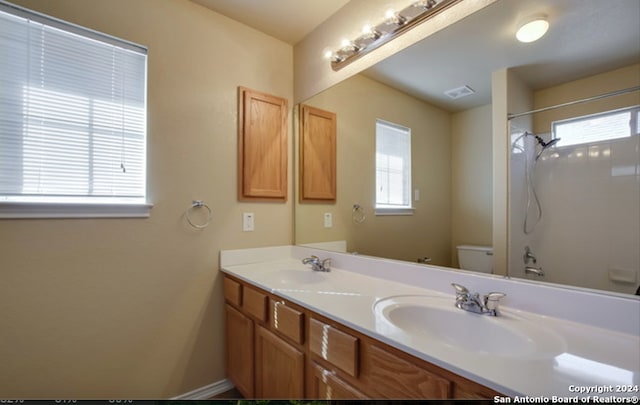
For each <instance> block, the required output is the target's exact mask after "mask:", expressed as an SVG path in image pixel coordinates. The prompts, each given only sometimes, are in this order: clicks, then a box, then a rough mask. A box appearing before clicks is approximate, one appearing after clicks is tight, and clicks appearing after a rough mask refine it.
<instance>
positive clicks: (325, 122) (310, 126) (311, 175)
mask: <svg viewBox="0 0 640 405" xmlns="http://www.w3.org/2000/svg"><path fill="white" fill-rule="evenodd" d="M336 125H337V124H336V114H335V113H332V112H330V111H324V110H321V109H319V108H315V107H311V106H308V105H304V104H301V105H300V123H299V128H300V154H299V156H300V162H299V164H300V170H299V171H300V173H299V177H300V185H299V187H300V202H305V201H318V202H335V201H336Z"/></svg>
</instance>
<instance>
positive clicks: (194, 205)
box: [184, 200, 212, 229]
mask: <svg viewBox="0 0 640 405" xmlns="http://www.w3.org/2000/svg"><path fill="white" fill-rule="evenodd" d="M196 208H206V210H207V220H206V221H205V222H204V223H203V224H194V223H193V221H192V220H191V211H192V210H194V209H196ZM184 215H185V217H186V218H187V222H188V223H189V225H191V226H192V227H194V228H196V229H204V228H206V227H207V226H209V223H210V222H211V215H212V213H211V208H209V206H208V205H207V204H206V203H205V202H204V201H202V200H193V203H192V204H191V207H189V208H187V210H186V211H185V213H184Z"/></svg>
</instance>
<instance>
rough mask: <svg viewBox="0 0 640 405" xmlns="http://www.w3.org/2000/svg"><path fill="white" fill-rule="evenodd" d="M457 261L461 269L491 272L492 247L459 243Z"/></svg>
mask: <svg viewBox="0 0 640 405" xmlns="http://www.w3.org/2000/svg"><path fill="white" fill-rule="evenodd" d="M457 249H458V263H459V264H460V268H461V269H463V270H472V271H478V272H481V273H491V272H492V271H493V247H491V246H474V245H460V246H457Z"/></svg>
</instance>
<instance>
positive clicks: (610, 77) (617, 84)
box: [533, 64, 640, 134]
mask: <svg viewBox="0 0 640 405" xmlns="http://www.w3.org/2000/svg"><path fill="white" fill-rule="evenodd" d="M638 85H640V64H634V65H630V66H626V67H623V68H620V69H616V70H612V71H609V72H604V73H601V74H598V75H594V76H589V77H586V78H583V79H579V80H574V81H571V82H568V83H563V84H561V85H558V86H553V87H549V88H546V89H542V90H538V91H535V92H534V93H533V103H534V108H536V109H537V108H543V107H549V106H553V105H558V104H562V103H567V102H570V101H575V100H581V99H585V98H589V97H594V96H598V95H601V94H606V93H609V92H612V91H616V90H623V89H626V88H629V87H634V86H638ZM638 103H640V98H639V97H638V92H637V91H636V92H632V93H626V94H622V95H619V96H615V97H610V98H604V99H601V100H597V101H592V102H589V103H581V104H575V105H572V106H569V107H564V108H559V109H556V110H551V111H545V112H541V113H538V114H535V115H534V117H533V131H534V132H535V133H536V134H546V133H549V132H550V131H551V123H552V122H553V121H556V120H561V119H566V118H572V117H580V116H584V115H589V114H594V113H597V112H602V111H611V110H615V109H618V108H624V107H628V106H633V105H638Z"/></svg>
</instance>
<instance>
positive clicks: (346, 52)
mask: <svg viewBox="0 0 640 405" xmlns="http://www.w3.org/2000/svg"><path fill="white" fill-rule="evenodd" d="M460 1H462V0H419V1H416V2H414V3H412V4H410V5H409V6H407V7H406V8H404V9H403V10H401V11H400V12H395V11H393V10H389V11H387V14H386V15H385V18H384V20H383V21H382V22H381V23H380V24H378V25H376V26H375V27H371V26H368V25H365V26H364V27H363V29H362V35H360V36H359V37H358V38H356V39H355V40H353V41H350V40H343V42H342V44H341V45H340V48H339V49H338V50H337V51H335V52H331V51H329V52H327V54H326V55H325V56H326V57H327V58H328V59H330V61H331V68H332V69H333V70H335V71H338V70H340V69H342V68H343V67H345V66H346V65H348V64H349V63H351V62H353V61H354V60H356V59H358V58H360V57H361V56H363V55H365V54H367V53H369V52H371V51H372V50H374V49H376V48H378V47H379V46H381V45H383V44H385V43H387V42H389V41H391V40H392V39H394V38H395V37H397V36H399V35H401V34H402V33H404V32H406V31H408V30H409V29H411V28H413V27H415V26H416V25H418V24H420V23H421V22H424V21H426V20H428V19H429V18H431V17H432V16H434V15H435V14H437V13H439V12H440V11H442V10H444V9H446V8H448V7H450V6H452V5H454V4H455V3H458V2H460Z"/></svg>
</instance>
